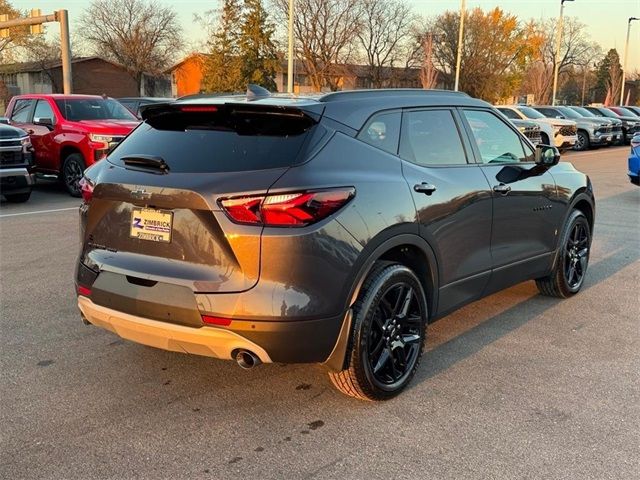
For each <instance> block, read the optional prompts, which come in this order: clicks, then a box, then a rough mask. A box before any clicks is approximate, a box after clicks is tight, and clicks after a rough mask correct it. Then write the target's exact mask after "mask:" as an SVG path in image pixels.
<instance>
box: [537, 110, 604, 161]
mask: <svg viewBox="0 0 640 480" xmlns="http://www.w3.org/2000/svg"><path fill="white" fill-rule="evenodd" d="M533 108H535V109H536V110H538V111H539V112H540V113H541V114H543V115H544V116H545V117H548V118H564V119H567V120H573V121H574V122H576V126H577V128H578V141H577V142H576V145H575V147H574V149H575V150H588V149H589V148H590V147H592V146H601V145H609V144H610V143H611V142H612V140H613V126H612V125H611V123H610V122H608V121H607V120H606V119H604V118H595V117H583V116H582V115H580V114H579V113H577V112H576V111H574V110H572V109H570V108H569V107H562V106H555V107H552V106H547V105H544V106H539V107H533Z"/></svg>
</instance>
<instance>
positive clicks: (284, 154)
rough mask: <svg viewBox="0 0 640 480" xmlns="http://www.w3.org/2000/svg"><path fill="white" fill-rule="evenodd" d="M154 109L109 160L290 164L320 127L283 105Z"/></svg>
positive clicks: (205, 165)
mask: <svg viewBox="0 0 640 480" xmlns="http://www.w3.org/2000/svg"><path fill="white" fill-rule="evenodd" d="M162 108H163V109H164V108H165V107H162ZM195 108H197V107H195ZM145 115H146V114H145ZM149 115H152V116H150V117H149V116H148V118H147V120H146V122H145V123H143V124H142V125H140V126H139V127H138V128H137V129H135V130H134V131H133V132H132V133H131V134H130V135H129V136H128V137H127V138H126V139H125V140H124V141H122V142H121V143H120V144H119V145H118V146H117V147H116V148H115V149H114V150H113V152H112V153H111V154H110V155H109V161H111V162H113V163H116V164H119V165H124V163H123V161H122V158H123V157H135V156H136V155H146V156H148V155H151V156H155V157H160V158H161V159H163V160H164V161H165V162H166V163H167V165H168V166H169V170H170V172H172V173H173V172H175V173H196V172H197V173H216V172H241V171H248V170H264V169H269V168H280V167H288V166H291V165H294V164H296V163H299V161H301V158H300V153H301V151H302V150H303V148H304V146H305V142H307V140H308V139H309V138H310V136H311V135H312V133H313V131H314V128H315V122H314V121H313V120H311V119H310V118H309V117H307V116H306V115H303V114H302V113H301V112H300V111H296V112H290V113H287V112H283V111H282V110H281V109H280V111H273V110H270V111H267V110H260V111H251V110H247V109H244V110H242V109H233V108H227V107H224V106H221V107H219V108H218V111H214V112H207V111H205V110H203V111H201V112H198V111H194V112H192V113H183V112H179V111H177V107H176V108H169V109H167V110H166V111H163V113H161V114H157V113H155V114H149ZM153 115H155V116H153Z"/></svg>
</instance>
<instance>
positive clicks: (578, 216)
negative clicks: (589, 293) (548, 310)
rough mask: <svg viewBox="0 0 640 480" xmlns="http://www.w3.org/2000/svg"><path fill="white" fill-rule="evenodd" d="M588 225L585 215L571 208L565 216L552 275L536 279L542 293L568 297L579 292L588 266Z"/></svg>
mask: <svg viewBox="0 0 640 480" xmlns="http://www.w3.org/2000/svg"><path fill="white" fill-rule="evenodd" d="M590 250H591V228H590V226H589V222H588V220H587V217H585V216H584V214H583V213H582V212H581V211H579V210H573V211H572V212H571V214H570V215H569V218H568V219H567V222H566V224H565V228H564V229H563V232H562V236H561V237H560V246H559V248H558V252H557V255H556V260H555V264H554V266H553V270H552V271H551V274H550V275H549V276H547V277H544V278H538V279H536V285H537V287H538V290H539V291H540V293H541V294H543V295H546V296H549V297H558V298H568V297H571V296H573V295H575V294H576V293H578V292H579V291H580V289H581V288H582V285H583V284H584V278H585V275H586V273H587V267H588V265H589V253H590Z"/></svg>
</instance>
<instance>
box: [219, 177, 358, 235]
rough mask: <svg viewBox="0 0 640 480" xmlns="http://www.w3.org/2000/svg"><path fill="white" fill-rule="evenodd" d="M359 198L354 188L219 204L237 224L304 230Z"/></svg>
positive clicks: (233, 199) (221, 202) (241, 199)
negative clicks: (301, 228)
mask: <svg viewBox="0 0 640 480" xmlns="http://www.w3.org/2000/svg"><path fill="white" fill-rule="evenodd" d="M354 195H355V189H354V188H353V187H346V188H336V189H331V190H320V191H315V192H292V193H282V194H276V195H254V196H250V197H235V198H225V199H222V200H220V201H219V203H220V206H221V207H222V209H223V210H224V212H225V213H226V214H227V216H228V217H229V218H230V219H231V220H232V221H233V222H235V223H242V224H245V225H264V226H266V227H304V226H306V225H311V224H312V223H315V222H318V221H320V220H322V219H324V218H327V217H328V216H329V215H331V214H332V213H335V212H337V211H338V210H339V209H340V208H342V207H343V206H344V205H346V204H347V203H348V202H349V200H351V199H352V198H353V196H354Z"/></svg>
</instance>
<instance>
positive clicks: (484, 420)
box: [0, 147, 640, 480]
mask: <svg viewBox="0 0 640 480" xmlns="http://www.w3.org/2000/svg"><path fill="white" fill-rule="evenodd" d="M628 150H629V149H628V147H619V148H610V149H606V150H605V149H603V150H594V151H590V152H585V153H574V152H570V153H568V154H567V155H565V157H564V160H569V161H571V162H573V163H574V165H575V166H576V167H577V168H579V169H580V170H582V171H584V172H586V173H588V174H589V175H590V176H591V179H592V181H593V184H594V189H595V192H596V197H597V200H598V204H597V219H596V228H595V236H594V244H593V250H592V254H591V263H590V267H589V272H588V275H587V279H586V284H585V287H584V289H583V291H582V292H581V293H580V294H579V295H578V296H576V297H574V298H571V299H569V300H565V301H561V300H556V299H551V298H546V297H542V296H539V295H538V294H537V290H536V288H535V285H534V284H533V282H528V283H525V284H521V285H518V286H516V287H514V288H511V289H509V290H506V291H504V292H501V293H498V294H496V295H493V296H491V297H489V298H487V299H484V300H483V301H480V302H477V303H475V304H472V305H469V306H467V307H465V308H464V309H462V310H460V311H458V312H457V313H455V314H453V315H450V316H449V317H447V318H445V319H443V320H441V321H439V322H437V323H435V324H434V325H432V326H431V327H430V328H429V331H428V342H427V352H426V353H425V356H424V357H423V361H422V365H421V367H420V369H419V372H418V374H417V376H416V378H415V379H414V382H413V384H412V385H411V386H410V388H409V390H408V391H407V392H405V393H404V394H403V395H401V396H400V397H398V398H397V399H395V400H392V401H389V402H386V403H377V404H374V403H364V402H359V401H356V400H352V399H349V398H347V397H344V396H342V395H340V394H339V393H337V392H335V391H334V390H333V389H332V387H331V385H330V382H329V380H328V378H327V377H326V375H325V374H324V372H323V371H322V370H321V369H320V368H318V367H310V366H304V365H295V366H291V365H290V366H284V365H279V364H274V365H263V366H261V367H259V368H255V369H253V370H250V371H243V370H241V369H240V368H238V367H237V366H236V365H235V363H232V362H223V361H217V360H213V359H209V358H205V357H195V356H187V355H181V354H178V353H171V352H165V351H161V350H155V349H152V348H148V347H144V346H141V345H137V344H134V343H130V342H125V341H122V340H120V339H119V338H118V337H116V336H115V335H113V334H111V333H108V332H106V331H104V330H101V329H98V328H96V327H91V326H84V325H83V324H82V322H81V321H80V316H79V314H78V310H77V307H76V304H75V295H74V291H73V269H74V262H75V257H76V253H77V249H78V231H77V212H76V207H77V205H78V203H79V202H78V200H77V199H71V198H70V197H68V196H67V195H66V193H65V192H63V191H62V190H61V189H60V188H59V187H58V186H57V185H56V184H55V183H52V182H46V183H41V184H39V185H38V187H37V189H36V191H35V192H34V194H33V196H32V199H31V200H30V201H29V202H28V203H26V204H23V205H12V204H7V203H6V202H4V201H3V202H2V204H1V206H0V275H1V277H0V278H1V280H0V288H1V292H0V293H1V310H0V338H1V344H2V354H1V355H0V399H1V402H0V421H1V424H2V428H1V430H0V478H6V479H17V478H52V479H62V478H65V479H75V478H78V479H90V478H122V479H124V478H127V479H128V478H154V479H159V478H203V479H209V478H210V479H226V478H256V479H271V478H273V479H279V478H287V479H303V478H305V479H306V478H314V479H316V478H317V479H329V478H368V479H370V480H373V479H389V478H455V479H461V478H470V479H478V478H544V479H550V478H554V479H560V478H567V479H580V478H594V479H605V478H619V479H631V478H639V477H640V433H639V432H640V303H639V292H640V289H639V287H640V188H638V187H636V186H634V185H631V184H630V183H629V181H628V179H627V177H626V158H627V155H628Z"/></svg>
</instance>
